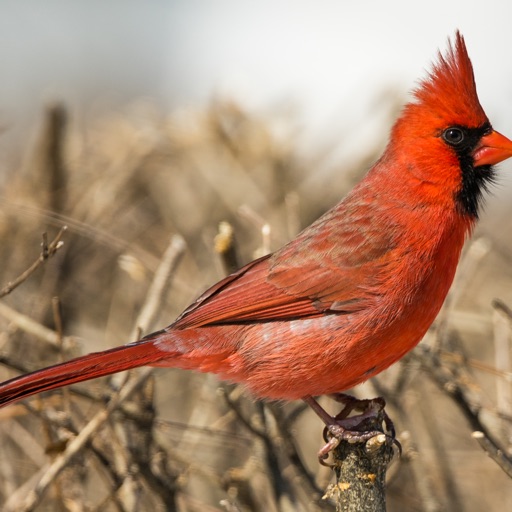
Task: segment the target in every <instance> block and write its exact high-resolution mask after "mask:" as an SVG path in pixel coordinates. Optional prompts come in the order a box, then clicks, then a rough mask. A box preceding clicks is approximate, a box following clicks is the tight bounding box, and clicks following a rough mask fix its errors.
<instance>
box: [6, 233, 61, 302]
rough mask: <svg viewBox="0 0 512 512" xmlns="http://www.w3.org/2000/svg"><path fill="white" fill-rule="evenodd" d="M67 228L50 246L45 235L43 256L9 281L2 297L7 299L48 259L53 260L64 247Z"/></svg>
mask: <svg viewBox="0 0 512 512" xmlns="http://www.w3.org/2000/svg"><path fill="white" fill-rule="evenodd" d="M66 229H68V228H67V226H63V227H62V228H61V229H60V231H59V232H58V233H57V236H56V237H55V238H54V239H53V240H52V241H51V242H50V243H49V244H48V240H47V235H46V233H43V242H42V244H41V245H42V250H41V254H40V255H39V257H38V258H37V260H36V261H34V263H32V265H30V267H29V268H27V270H25V271H24V272H23V273H21V274H20V275H19V276H18V277H17V278H16V279H14V280H13V281H9V282H8V283H7V284H6V285H5V286H4V287H3V288H2V289H1V290H0V297H5V296H6V295H8V294H9V293H11V292H12V291H13V290H14V289H15V288H16V287H18V286H19V285H20V284H22V283H23V282H24V281H26V280H27V279H28V278H29V277H30V276H31V275H32V274H33V273H34V272H35V271H36V270H37V269H38V268H39V267H40V266H41V265H42V264H43V263H44V262H45V261H46V260H47V259H48V258H51V257H52V256H53V255H54V254H55V253H56V252H57V251H58V250H59V249H60V248H61V247H62V246H63V245H64V242H63V241H62V240H61V238H62V235H63V234H64V232H65V231H66Z"/></svg>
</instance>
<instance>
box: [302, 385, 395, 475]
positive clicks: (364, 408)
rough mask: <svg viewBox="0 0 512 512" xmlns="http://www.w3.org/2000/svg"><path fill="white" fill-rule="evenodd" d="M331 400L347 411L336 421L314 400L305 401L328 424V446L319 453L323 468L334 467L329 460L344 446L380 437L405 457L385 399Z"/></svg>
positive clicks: (338, 397)
mask: <svg viewBox="0 0 512 512" xmlns="http://www.w3.org/2000/svg"><path fill="white" fill-rule="evenodd" d="M329 396H330V397H331V398H332V399H333V400H335V401H336V402H339V403H342V404H343V405H344V407H343V409H342V410H341V411H340V412H339V413H338V414H337V415H336V416H334V417H333V416H331V415H330V414H329V413H327V412H326V411H325V410H324V409H323V408H322V407H321V406H320V404H319V403H318V402H317V401H316V400H315V399H313V398H312V397H307V398H306V399H305V401H306V403H307V404H308V405H310V406H311V407H312V409H313V410H314V411H315V412H316V413H317V414H318V416H320V418H321V419H322V420H323V422H324V423H325V428H324V432H323V436H324V440H325V442H326V444H325V445H324V446H323V447H322V448H321V449H320V451H319V452H318V460H319V462H320V464H322V465H324V466H331V464H329V463H327V462H326V460H327V458H328V457H329V453H330V452H331V451H332V450H333V449H334V448H336V447H337V446H338V445H339V444H340V442H342V441H345V442H348V443H350V444H355V443H365V442H366V441H369V440H370V439H372V438H375V437H376V436H385V438H387V439H388V440H389V441H391V442H392V443H393V444H395V445H396V446H397V448H398V451H399V452H400V453H401V451H402V447H401V445H400V443H399V442H398V440H397V439H396V437H395V427H394V425H393V422H392V421H391V418H390V417H389V416H388V414H387V413H386V411H385V406H386V402H385V400H384V399H383V398H381V397H378V398H372V399H369V400H359V399H357V398H354V397H352V396H350V395H345V394H343V393H337V394H335V395H329ZM353 413H356V414H353ZM357 413H359V414H357Z"/></svg>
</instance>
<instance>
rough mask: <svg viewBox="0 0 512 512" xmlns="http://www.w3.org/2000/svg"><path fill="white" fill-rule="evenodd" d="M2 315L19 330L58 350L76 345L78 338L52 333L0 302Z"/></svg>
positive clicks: (0, 313)
mask: <svg viewBox="0 0 512 512" xmlns="http://www.w3.org/2000/svg"><path fill="white" fill-rule="evenodd" d="M0 315H2V316H3V317H4V318H6V319H7V320H9V321H10V322H13V323H14V324H15V325H16V327H18V328H19V329H21V330H23V331H25V332H27V333H29V334H32V335H33V336H36V337H37V338H39V339H40V340H41V341H44V342H45V343H48V344H50V345H53V346H54V347H56V348H60V347H61V346H62V347H63V348H65V349H68V348H71V347H73V346H75V345H76V338H74V337H73V336H62V337H61V336H60V334H59V333H58V332H55V331H52V330H51V329H48V327H45V326H44V325H42V324H40V323H39V322H36V321H35V320H33V319H32V318H30V317H29V316H27V315H23V314H22V313H18V311H16V310H14V309H12V308H11V307H9V306H7V305H6V304H4V303H3V302H0Z"/></svg>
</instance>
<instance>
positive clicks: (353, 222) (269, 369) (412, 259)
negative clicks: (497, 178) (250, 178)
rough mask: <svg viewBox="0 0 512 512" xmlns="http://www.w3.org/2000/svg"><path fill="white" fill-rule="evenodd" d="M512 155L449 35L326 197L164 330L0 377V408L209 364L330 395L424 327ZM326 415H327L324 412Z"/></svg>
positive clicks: (277, 390) (285, 390)
mask: <svg viewBox="0 0 512 512" xmlns="http://www.w3.org/2000/svg"><path fill="white" fill-rule="evenodd" d="M511 156H512V141H510V140H509V139H507V138H506V137H504V136H503V135H500V134H499V133H498V132H496V131H494V130H493V129H492V127H491V124H490V122H489V120H488V119H487V116H486V115H485V113H484V111H483V109H482V107H481V106H480V103H479V100H478V97H477V93H476V87H475V81H474V76H473V68H472V65H471V61H470V60H469V57H468V54H467V50H466V46H465V43H464V39H463V37H462V36H461V35H460V34H459V33H457V34H456V36H455V42H454V43H453V44H452V43H450V45H449V48H448V51H447V52H446V55H445V56H442V55H439V57H438V61H437V63H436V64H435V65H434V66H433V69H432V71H431V73H430V75H429V76H428V77H427V78H426V79H425V80H423V81H422V82H421V83H420V85H419V87H418V88H417V89H416V90H415V91H414V99H413V101H412V102H411V103H409V104H407V105H406V106H405V108H404V109H403V112H402V114H401V115H400V117H399V119H398V120H397V121H396V123H395V125H394V127H393V129H392V132H391V138H390V142H389V144H388V146H387V148H386V150H385V152H384V154H383V155H382V157H381V158H380V159H379V160H378V162H377V163H376V164H375V165H374V166H373V167H372V168H371V169H370V171H369V172H368V173H367V175H366V176H365V178H364V179H363V180H362V181H361V182H360V183H359V184H358V185H357V186H356V187H355V188H354V189H353V190H352V191H351V192H350V193H349V194H348V196H347V197H345V199H344V200H343V201H341V202H340V203H339V204H338V205H337V206H335V207H334V208H332V209H331V210H330V211H328V212H327V213H326V214H325V215H323V216H322V217H320V218H319V219H318V220H317V221H316V222H314V223H313V224H312V225H311V226H309V227H308V228H306V229H305V230H304V231H303V232H302V233H300V234H299V235H298V236H297V238H295V239H294V240H292V241H291V242H290V243H288V244H287V245H285V246H284V247H282V248H281V249H279V250H278V251H276V252H275V253H273V254H269V255H267V256H265V257H263V258H260V259H257V260H255V261H253V262H251V263H249V264H248V265H246V266H245V267H243V268H242V269H240V270H238V271H237V272H235V273H234V274H232V275H230V276H229V277H227V278H226V279H224V280H222V281H220V282H219V283H217V284H216V285H214V286H213V287H211V288H210V289H209V290H208V291H206V292H205V293H204V294H203V295H202V296H201V297H199V298H198V299H197V301H196V302H194V303H193V304H192V305H191V306H190V307H189V308H187V309H186V310H185V311H184V312H183V313H182V314H181V316H180V317H179V318H178V319H177V320H176V321H175V322H174V323H172V324H171V325H170V326H168V327H166V328H165V329H163V330H161V331H158V332H155V333H153V334H150V335H148V336H146V337H145V338H143V339H141V340H139V341H137V342H134V343H129V344H128V345H123V346H121V347H117V348H113V349H111V350H106V351H104V352H98V353H93V354H89V355H86V356H83V357H79V358H77V359H73V360H71V361H68V362H65V363H61V364H57V365H55V366H51V367H49V368H45V369H42V370H38V371H35V372H33V373H29V374H28V375H23V376H21V377H16V378H14V379H11V380H9V381H6V382H4V383H3V384H1V385H0V404H2V405H5V404H9V403H12V402H15V401H17V400H20V399H22V398H25V397H27V396H30V395H33V394H34V393H40V392H42V391H47V390H50V389H54V388H58V387H61V386H66V385H68V384H73V383H75V382H80V381H85V380H88V379H93V378H96V377H101V376H104V375H109V374H112V373H115V372H120V371H123V370H129V369H131V368H136V367H139V366H144V365H150V366H170V367H175V368H185V369H190V370H198V371H201V372H212V373H216V374H218V375H219V377H220V378H221V379H225V380H228V381H231V382H238V383H242V384H243V385H245V386H246V387H247V388H248V389H249V390H250V391H251V392H252V393H253V394H254V395H255V396H257V397H260V398H270V399H280V400H283V399H284V400H294V399H299V398H302V399H304V400H306V402H308V403H309V404H310V405H312V406H313V408H315V409H316V411H317V412H319V409H318V407H319V406H318V404H317V403H316V402H315V401H314V399H313V398H312V397H314V396H317V395H324V394H330V393H337V392H340V391H343V390H345V389H347V388H351V387H353V386H355V385H356V384H359V383H361V382H363V381H365V380H367V379H369V378H370V377H372V376H373V375H376V374H378V373H379V372H381V371H382V370H384V369H385V368H387V367H388V366H390V365H391V364H393V363H394V362H395V361H397V360H398V359H400V358H401V357H402V356H403V355H404V354H405V353H407V352H408V351H409V350H411V349H412V348H413V347H414V346H415V345H416V344H417V343H418V342H419V341H420V340H421V338H422V337H423V335H424V334H425V332H426V331H427V329H428V328H429V326H430V324H431V323H432V322H433V320H434V319H435V317H436V315H437V313H438V311H439V309H440V308H441V306H442V304H443V301H444V299H445V297H446V294H447V293H448V289H449V288H450V285H451V283H452V281H453V277H454V274H455V269H456V268H457V263H458V261H459V258H460V254H461V250H462V247H463V245H464V241H465V239H466V238H467V237H468V236H469V235H470V234H471V231H472V229H473V226H474V225H475V222H476V221H477V218H478V211H479V206H480V204H481V201H482V195H483V192H485V191H486V189H487V187H488V185H489V183H491V182H492V180H493V177H494V171H493V168H492V166H493V165H494V164H497V163H498V162H501V161H502V160H505V159H506V158H509V157H511ZM319 414H320V415H321V416H323V419H324V420H326V416H325V415H326V414H327V413H325V415H323V414H321V413H319Z"/></svg>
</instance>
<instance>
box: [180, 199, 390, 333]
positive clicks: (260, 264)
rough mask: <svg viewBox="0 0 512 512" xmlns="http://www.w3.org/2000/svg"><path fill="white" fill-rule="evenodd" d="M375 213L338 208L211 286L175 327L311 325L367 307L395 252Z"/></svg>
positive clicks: (361, 207)
mask: <svg viewBox="0 0 512 512" xmlns="http://www.w3.org/2000/svg"><path fill="white" fill-rule="evenodd" d="M371 208H372V205H371V204H368V203H367V202H359V203H358V204H356V205H354V204H350V202H349V204H348V205H347V204H345V205H344V203H343V202H342V203H340V204H339V205H338V206H337V207H335V208H334V209H333V210H331V211H329V212H327V213H326V214H325V215H324V216H323V217H321V218H320V219H319V220H318V221H317V222H315V223H314V224H312V225H311V226H310V227H309V228H307V229H306V230H304V231H303V232H302V233H301V234H300V235H299V236H298V237H297V238H296V239H295V240H293V241H292V242H290V243H289V244H287V245H285V246H284V247H283V248H282V249H280V250H279V251H277V252H276V253H274V254H271V255H267V256H264V257H263V258H260V259H257V260H255V261H253V262H251V263H249V264H248V265H246V266H245V267H243V268H241V269H240V270H238V271H237V272H235V273H234V274H231V275H230V276H228V277H226V278H225V279H223V280H222V281H220V282H219V283H217V284H216V285H214V286H213V287H211V288H210V289H209V290H207V291H206V292H205V293H204V294H203V295H201V296H200V297H199V298H198V299H197V301H196V302H194V303H193V304H192V305H191V306H190V307H189V308H187V309H186V310H185V311H184V312H183V314H182V315H181V316H180V317H179V318H178V319H177V320H176V322H175V323H174V324H173V328H177V329H186V328H191V327H201V326H206V325H219V324H233V323H243V322H265V321H273V320H287V319H297V318H311V317H315V316H320V315H322V314H325V312H326V311H331V312H333V313H334V312H336V313H351V312H354V311H359V310H361V309H364V308H366V307H368V306H369V305H370V304H371V303H372V301H373V300H374V299H375V290H376V289H378V287H377V284H378V280H379V274H380V271H381V269H382V268H384V267H385V266H386V264H387V262H389V260H390V259H392V258H393V248H394V247H395V244H394V242H393V240H392V238H390V236H389V234H388V233H390V232H393V230H383V229H382V228H380V229H376V228H375V227H373V225H372V224H373V223H372V219H373V217H372V211H371ZM369 210H370V211H369ZM319 233H321V234H322V236H319Z"/></svg>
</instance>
